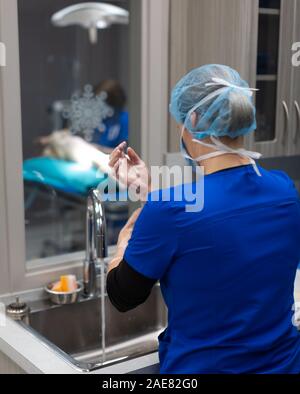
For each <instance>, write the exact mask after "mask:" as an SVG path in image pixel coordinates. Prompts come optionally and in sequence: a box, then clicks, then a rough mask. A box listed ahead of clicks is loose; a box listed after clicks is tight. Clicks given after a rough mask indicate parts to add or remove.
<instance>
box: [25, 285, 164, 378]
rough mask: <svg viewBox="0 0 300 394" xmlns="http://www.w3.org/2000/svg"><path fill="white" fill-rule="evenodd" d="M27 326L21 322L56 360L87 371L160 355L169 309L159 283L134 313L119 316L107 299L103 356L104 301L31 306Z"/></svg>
mask: <svg viewBox="0 0 300 394" xmlns="http://www.w3.org/2000/svg"><path fill="white" fill-rule="evenodd" d="M30 307H31V313H30V316H29V325H26V324H25V323H24V322H20V323H19V324H21V325H22V326H23V327H24V328H25V329H26V330H29V331H30V332H31V333H32V334H33V335H35V336H36V337H37V338H38V339H39V340H40V341H41V342H43V344H44V345H45V346H47V347H50V348H51V349H52V350H53V351H54V352H56V353H57V355H58V356H60V357H62V358H64V360H65V361H66V362H67V363H69V364H72V365H73V366H74V367H75V368H77V369H79V370H80V371H83V372H89V371H93V370H95V369H100V368H103V367H106V366H108V365H111V364H115V363H119V362H122V361H125V360H128V359H132V358H136V357H139V356H142V355H146V354H149V353H152V352H155V351H157V348H158V340H157V337H158V335H159V333H160V332H161V331H162V330H163V329H164V327H165V325H166V307H165V304H164V302H163V299H162V296H161V292H160V287H159V285H156V286H155V287H154V288H153V290H152V293H151V295H150V297H149V298H148V300H147V301H146V302H145V303H144V304H143V305H140V306H139V307H137V308H136V309H134V310H132V311H130V312H127V313H120V312H118V311H117V310H116V309H115V308H114V307H113V306H112V304H111V303H110V301H109V299H108V296H107V295H106V296H105V316H106V318H105V320H106V323H105V332H106V334H105V352H103V350H102V349H103V348H102V334H101V299H100V298H96V299H90V300H85V299H81V300H80V301H79V302H78V303H76V304H72V305H64V306H53V305H51V304H50V303H49V302H45V301H43V302H37V303H32V304H31V305H30Z"/></svg>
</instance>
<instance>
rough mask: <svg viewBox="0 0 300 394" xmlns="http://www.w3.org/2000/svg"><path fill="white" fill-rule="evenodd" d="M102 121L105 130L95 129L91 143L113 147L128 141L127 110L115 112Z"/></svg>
mask: <svg viewBox="0 0 300 394" xmlns="http://www.w3.org/2000/svg"><path fill="white" fill-rule="evenodd" d="M103 123H104V126H105V130H104V132H100V131H99V130H98V129H96V130H95V132H94V136H93V141H92V142H93V143H95V144H98V145H101V146H105V147H107V148H111V149H113V148H115V147H117V146H118V145H119V144H120V143H121V142H123V141H128V112H126V111H121V112H116V113H115V114H114V116H112V117H111V118H107V119H105V120H104V122H103Z"/></svg>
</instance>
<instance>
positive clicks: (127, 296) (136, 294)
mask: <svg viewBox="0 0 300 394" xmlns="http://www.w3.org/2000/svg"><path fill="white" fill-rule="evenodd" d="M156 282H157V281H156V280H154V279H150V278H147V277H146V276H144V275H142V274H140V273H139V272H137V271H135V270H134V269H133V268H132V267H130V265H129V264H127V262H126V261H125V260H124V259H123V260H122V261H121V263H120V264H119V266H118V267H116V268H114V269H112V270H111V271H110V272H109V274H108V275H107V279H106V289H107V294H108V297H109V299H110V301H111V303H112V304H113V305H114V307H115V308H117V309H118V311H120V312H127V311H129V310H131V309H134V308H136V307H137V306H139V305H140V304H143V303H144V302H145V301H146V300H147V298H148V297H149V295H150V293H151V290H152V287H153V286H154V285H155V283H156Z"/></svg>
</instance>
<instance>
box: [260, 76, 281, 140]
mask: <svg viewBox="0 0 300 394" xmlns="http://www.w3.org/2000/svg"><path fill="white" fill-rule="evenodd" d="M257 88H258V89H259V90H260V92H263V93H264V94H260V92H259V94H257V96H256V108H257V125H258V127H257V131H256V133H255V139H256V141H257V142H262V141H272V140H274V139H275V127H276V126H275V114H276V103H277V97H276V96H277V81H258V82H257Z"/></svg>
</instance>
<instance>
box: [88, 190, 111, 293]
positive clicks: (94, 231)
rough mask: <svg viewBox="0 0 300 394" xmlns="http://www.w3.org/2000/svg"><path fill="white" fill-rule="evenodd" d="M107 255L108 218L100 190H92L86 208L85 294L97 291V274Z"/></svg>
mask: <svg viewBox="0 0 300 394" xmlns="http://www.w3.org/2000/svg"><path fill="white" fill-rule="evenodd" d="M105 257H107V242H106V220H105V212H104V206H103V203H102V201H101V195H100V193H99V191H98V190H92V191H91V192H90V194H89V196H88V199H87V210H86V258H85V262H84V276H83V282H84V294H85V296H87V297H91V296H94V295H95V294H96V293H97V280H96V279H97V276H99V275H100V264H104V261H103V260H104V259H105Z"/></svg>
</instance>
